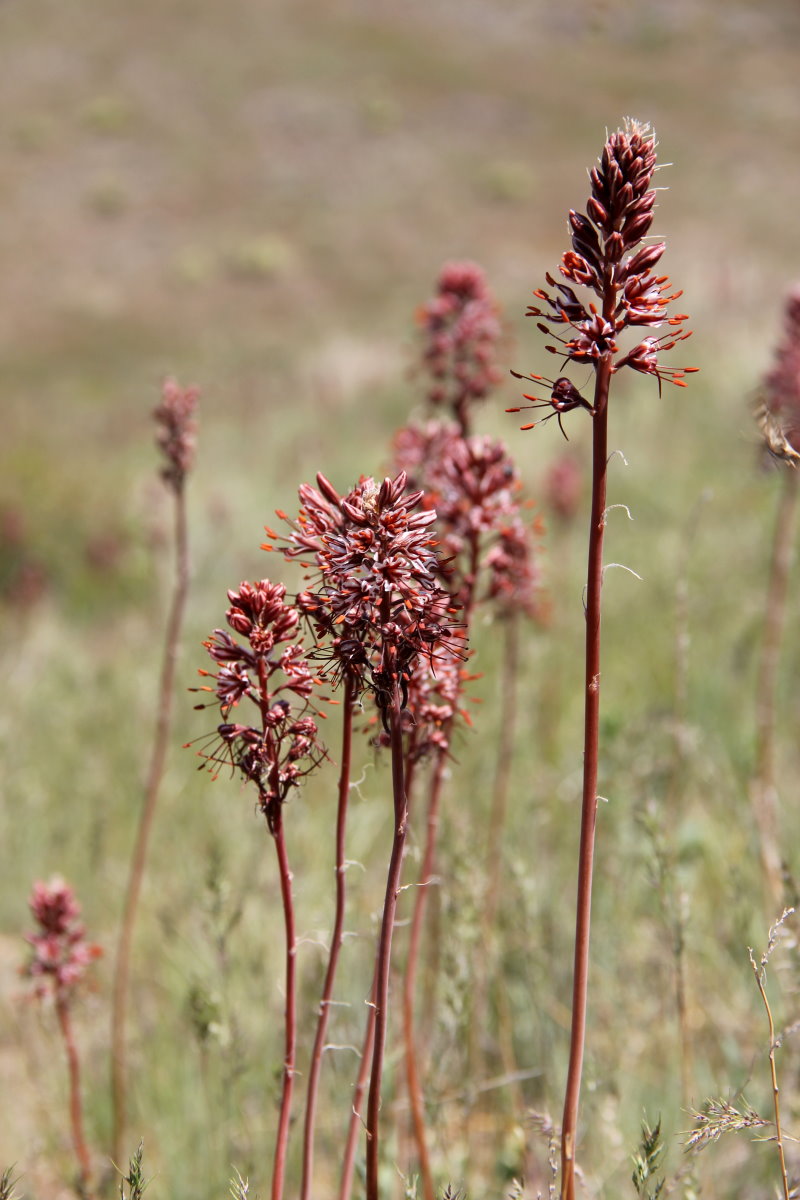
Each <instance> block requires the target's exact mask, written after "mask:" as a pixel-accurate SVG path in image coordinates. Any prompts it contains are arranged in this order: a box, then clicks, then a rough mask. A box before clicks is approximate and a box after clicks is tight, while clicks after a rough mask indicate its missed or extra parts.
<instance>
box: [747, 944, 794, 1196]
mask: <svg viewBox="0 0 800 1200" xmlns="http://www.w3.org/2000/svg"><path fill="white" fill-rule="evenodd" d="M750 962H751V964H752V967H753V974H754V975H755V977H756V985H757V987H758V990H759V992H760V993H761V999H762V1000H763V1001H764V1008H765V1009H766V1010H767V1020H768V1022H769V1067H770V1074H771V1076H772V1100H773V1105H774V1109H775V1142H776V1144H777V1147H778V1158H779V1160H780V1164H781V1179H782V1182H783V1196H784V1200H789V1179H788V1176H787V1174H786V1155H785V1154H784V1149H783V1129H782V1127H781V1102H780V1090H779V1088H778V1070H777V1067H776V1065H775V1049H776V1046H775V1023H774V1021H773V1019H772V1009H771V1008H770V1004H769V1000H768V999H767V991H766V988H765V986H764V968H763V967H762V969H761V970H759V969H758V967H757V966H756V963H755V960H754V958H753V955H752V951H751V953H750Z"/></svg>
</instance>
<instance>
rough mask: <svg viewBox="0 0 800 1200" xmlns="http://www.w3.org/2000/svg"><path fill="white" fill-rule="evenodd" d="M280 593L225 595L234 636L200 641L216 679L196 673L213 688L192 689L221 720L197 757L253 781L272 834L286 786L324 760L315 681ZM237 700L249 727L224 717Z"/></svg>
mask: <svg viewBox="0 0 800 1200" xmlns="http://www.w3.org/2000/svg"><path fill="white" fill-rule="evenodd" d="M285 596H286V588H285V587H284V586H283V585H282V584H275V583H270V581H269V580H268V579H262V580H261V581H260V582H259V583H242V584H240V585H239V590H238V591H229V592H228V599H229V600H230V605H231V606H230V608H229V609H228V611H227V612H226V614H225V617H226V620H227V622H228V625H229V626H230V628H231V629H232V630H233V631H234V634H236V635H238V637H236V636H233V635H232V634H230V633H228V632H227V630H224V629H215V630H214V632H213V633H212V634H211V637H210V638H209V639H208V640H207V641H206V642H204V643H203V645H204V646H205V647H206V650H207V651H208V653H209V655H210V656H211V658H212V659H213V660H214V663H215V664H216V665H217V668H218V669H217V671H216V673H215V674H214V673H212V672H209V671H201V672H200V674H201V675H204V676H206V677H208V678H211V679H213V680H214V684H213V686H212V685H208V686H204V687H202V688H200V689H198V690H200V691H206V692H213V693H214V696H215V702H216V703H217V704H218V705H219V707H220V712H221V715H222V717H223V722H222V724H220V725H218V726H217V730H216V734H215V735H213V742H214V746H213V748H212V749H210V750H202V751H201V752H200V753H201V757H202V758H204V759H205V760H206V761H207V762H210V763H219V764H225V763H226V762H228V763H231V764H232V765H233V766H234V767H235V768H236V769H238V770H239V771H240V772H241V774H242V775H243V776H244V777H245V779H249V780H251V781H252V782H253V783H255V784H256V786H257V787H258V791H259V804H260V807H261V809H262V811H263V813H264V815H265V816H266V818H267V821H268V823H269V826H270V829H272V830H273V831H274V829H275V827H276V823H277V822H278V820H279V819H280V811H281V805H282V804H283V802H284V801H285V799H286V797H287V795H288V793H289V791H290V790H291V788H293V787H294V786H295V785H296V784H297V783H298V782H299V780H300V779H301V778H302V777H303V776H304V775H307V774H308V773H309V772H310V771H312V770H313V769H314V768H315V767H316V766H317V765H318V764H319V763H320V761H321V760H322V759H323V758H324V757H325V751H324V750H323V748H322V746H321V745H320V742H319V740H318V731H317V725H316V722H315V721H314V720H313V718H312V717H311V716H310V715H309V712H310V700H311V697H312V695H313V693H314V689H315V687H316V686H317V684H318V683H319V682H320V681H319V680H318V679H317V678H316V677H315V676H314V674H313V672H312V671H311V668H310V667H309V664H308V662H307V660H306V657H305V653H304V650H303V647H302V644H301V642H300V641H298V640H296V639H297V635H298V628H297V626H298V622H299V613H298V611H297V609H296V608H293V607H292V606H291V605H289V604H287V603H286V601H285ZM242 701H247V702H249V703H250V704H251V705H252V706H253V708H252V709H250V712H251V713H252V714H253V723H252V724H245V723H232V722H230V721H229V720H228V718H229V717H230V715H231V711H232V710H233V709H234V708H236V707H237V706H238V705H239V704H240V703H241V702H242ZM198 707H199V708H205V707H206V705H198Z"/></svg>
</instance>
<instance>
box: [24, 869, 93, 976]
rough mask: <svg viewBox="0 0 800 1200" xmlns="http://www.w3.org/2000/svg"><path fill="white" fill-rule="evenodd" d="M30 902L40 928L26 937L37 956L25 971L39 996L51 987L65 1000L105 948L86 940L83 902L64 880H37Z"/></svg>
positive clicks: (34, 955)
mask: <svg viewBox="0 0 800 1200" xmlns="http://www.w3.org/2000/svg"><path fill="white" fill-rule="evenodd" d="M28 904H29V907H30V910H31V913H32V914H33V917H34V920H35V921H36V924H37V926H38V929H37V931H36V932H35V933H29V934H26V936H25V941H26V942H28V943H29V944H30V945H31V946H32V947H33V955H32V957H31V960H30V962H29V963H28V964H27V966H26V967H25V968H24V974H25V975H27V976H28V977H29V978H30V979H33V980H35V983H36V994H37V996H44V995H45V994H46V993H47V991H48V989H51V990H52V993H53V995H54V996H55V997H56V999H62V998H64V997H65V996H66V995H67V994H68V993H69V992H70V991H71V990H72V988H74V987H75V985H76V984H77V983H78V982H79V981H80V980H81V978H82V977H83V975H84V972H85V971H86V968H87V967H88V966H89V964H90V963H91V962H94V960H95V959H96V958H99V957H100V956H101V955H102V953H103V951H102V949H101V947H100V946H97V945H95V944H94V943H92V942H87V941H86V928H85V926H84V925H83V923H82V922H81V921H80V920H79V917H80V912H81V908H80V905H79V904H78V901H77V900H76V898H75V893H74V891H73V890H72V888H71V887H69V885H68V884H66V883H65V882H64V880H63V879H59V878H58V877H56V878H54V879H51V880H50V882H49V883H41V882H39V883H35V884H34V885H33V891H32V892H31V897H30V900H29V901H28Z"/></svg>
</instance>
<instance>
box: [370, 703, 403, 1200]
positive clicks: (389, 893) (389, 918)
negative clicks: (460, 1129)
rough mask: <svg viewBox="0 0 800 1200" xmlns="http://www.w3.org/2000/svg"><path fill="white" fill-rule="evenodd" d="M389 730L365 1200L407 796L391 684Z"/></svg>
mask: <svg viewBox="0 0 800 1200" xmlns="http://www.w3.org/2000/svg"><path fill="white" fill-rule="evenodd" d="M388 716H389V731H390V737H391V746H392V792H393V797H394V839H393V842H392V854H391V858H390V860H389V872H388V875H387V878H386V895H385V897H384V902H383V919H382V921H381V932H380V938H379V941H378V954H377V960H376V986H375V997H374V1001H375V1044H374V1046H373V1051H372V1071H371V1074H370V1083H369V1098H368V1100H367V1200H378V1195H379V1193H378V1166H379V1161H380V1156H379V1145H378V1119H379V1114H380V1104H381V1082H382V1079H383V1058H384V1051H385V1048H386V1026H387V1016H388V1004H389V967H390V964H391V953H392V934H393V932H394V920H395V913H396V911H397V897H398V894H399V891H400V875H401V870H402V865H403V851H404V850H405V842H406V829H407V825H408V798H407V796H406V790H405V781H404V764H403V733H402V717H401V700H400V689H399V686H398V684H397V683H395V684H394V687H393V694H392V703H391V706H390V708H389V711H388Z"/></svg>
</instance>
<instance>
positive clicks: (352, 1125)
mask: <svg viewBox="0 0 800 1200" xmlns="http://www.w3.org/2000/svg"><path fill="white" fill-rule="evenodd" d="M376 982H377V979H376V976H375V975H374V974H373V978H372V986H371V988H370V993H369V995H370V999H369V1005H368V1007H367V1023H366V1026H365V1028H364V1044H363V1046H362V1047H361V1059H360V1063H359V1068H358V1078H357V1079H356V1086H355V1088H354V1090H353V1103H352V1106H351V1110H350V1120H349V1122H348V1126H347V1140H346V1142H345V1148H344V1156H343V1159H342V1178H341V1182H340V1184H339V1196H338V1200H350V1195H351V1193H352V1191H353V1175H354V1173H355V1162H356V1150H357V1149H358V1137H359V1134H360V1132H361V1126H362V1124H363V1121H362V1116H361V1106H362V1104H363V1102H364V1093H365V1092H366V1090H367V1080H368V1079H369V1074H370V1068H371V1065H372V1049H373V1046H374V1045H375V986H376Z"/></svg>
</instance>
